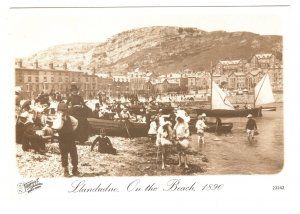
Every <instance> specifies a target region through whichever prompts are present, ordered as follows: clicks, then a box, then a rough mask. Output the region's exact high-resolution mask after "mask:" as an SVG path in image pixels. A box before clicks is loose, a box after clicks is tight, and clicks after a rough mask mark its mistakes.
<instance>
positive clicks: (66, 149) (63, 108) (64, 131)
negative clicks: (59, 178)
mask: <svg viewBox="0 0 300 214" xmlns="http://www.w3.org/2000/svg"><path fill="white" fill-rule="evenodd" d="M67 111H68V107H67V105H66V104H65V103H59V104H58V107H57V118H56V119H55V120H54V121H53V125H52V128H53V129H54V130H57V132H58V134H59V137H58V140H59V149H60V154H61V162H62V167H63V170H64V177H69V176H70V174H69V168H68V165H69V164H68V155H69V154H70V156H71V163H72V166H73V169H72V174H73V175H74V176H77V175H79V174H80V173H79V171H78V167H77V165H78V154H77V148H76V144H75V136H74V131H75V130H76V128H77V126H78V121H77V120H76V119H75V118H74V117H72V116H70V115H68V113H67Z"/></svg>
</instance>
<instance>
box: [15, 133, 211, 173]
mask: <svg viewBox="0 0 300 214" xmlns="http://www.w3.org/2000/svg"><path fill="white" fill-rule="evenodd" d="M94 138H95V137H91V138H90V139H89V142H87V143H86V144H85V145H77V151H78V156H79V165H78V167H79V170H80V172H81V175H80V176H82V177H93V176H153V175H154V176H155V175H198V174H204V173H205V172H206V170H207V168H208V165H209V160H207V158H206V156H205V154H202V153H201V152H199V151H198V150H197V149H196V148H193V146H192V147H191V148H190V149H189V155H188V162H189V169H184V165H182V166H181V167H178V166H177V164H178V156H177V153H176V148H175V146H174V148H171V149H170V151H169V155H168V157H167V161H166V164H167V167H166V169H164V170H162V169H161V160H159V161H158V164H156V150H157V148H156V146H155V145H153V144H152V143H151V141H150V140H149V139H148V138H146V137H145V138H136V139H126V138H118V137H110V139H111V142H112V144H113V146H114V148H116V149H117V155H111V154H101V153H99V152H98V151H97V147H95V148H94V150H93V151H90V149H91V146H90V145H91V142H92V140H93V139H94ZM46 147H47V151H48V152H47V153H46V154H45V155H41V154H37V153H34V152H24V151H23V150H22V148H21V145H17V146H16V158H17V165H18V168H19V172H20V174H21V175H22V176H25V177H61V176H62V167H61V162H60V154H59V149H58V143H57V142H54V143H48V144H47V145H46ZM69 165H70V169H71V163H69Z"/></svg>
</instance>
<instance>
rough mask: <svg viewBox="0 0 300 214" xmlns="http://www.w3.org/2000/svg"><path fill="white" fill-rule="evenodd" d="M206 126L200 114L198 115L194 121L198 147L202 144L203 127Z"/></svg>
mask: <svg viewBox="0 0 300 214" xmlns="http://www.w3.org/2000/svg"><path fill="white" fill-rule="evenodd" d="M206 127H207V126H206V125H205V123H204V120H203V117H202V115H199V116H198V121H197V122H196V130H197V135H198V146H199V148H200V147H201V146H202V145H203V144H204V129H205V128H206Z"/></svg>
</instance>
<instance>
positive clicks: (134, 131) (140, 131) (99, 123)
mask: <svg viewBox="0 0 300 214" xmlns="http://www.w3.org/2000/svg"><path fill="white" fill-rule="evenodd" d="M87 120H88V122H89V126H90V128H91V132H92V133H93V134H97V133H99V130H100V129H103V130H105V132H106V135H107V136H116V137H128V138H134V137H146V136H147V135H148V125H147V124H146V123H133V122H130V121H128V120H109V119H96V118H87Z"/></svg>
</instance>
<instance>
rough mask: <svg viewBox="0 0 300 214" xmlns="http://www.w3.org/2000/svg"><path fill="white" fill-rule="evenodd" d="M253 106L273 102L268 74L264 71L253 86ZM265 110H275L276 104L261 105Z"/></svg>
mask: <svg viewBox="0 0 300 214" xmlns="http://www.w3.org/2000/svg"><path fill="white" fill-rule="evenodd" d="M254 98H255V99H254V107H255V106H263V105H266V104H270V103H271V104H272V103H273V104H275V99H274V95H273V91H272V86H271V81H270V78H269V74H268V73H266V74H265V75H264V76H263V78H262V79H261V80H260V81H259V82H258V83H257V85H256V86H255V96H254ZM262 109H264V110H267V111H276V106H272V107H262Z"/></svg>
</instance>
